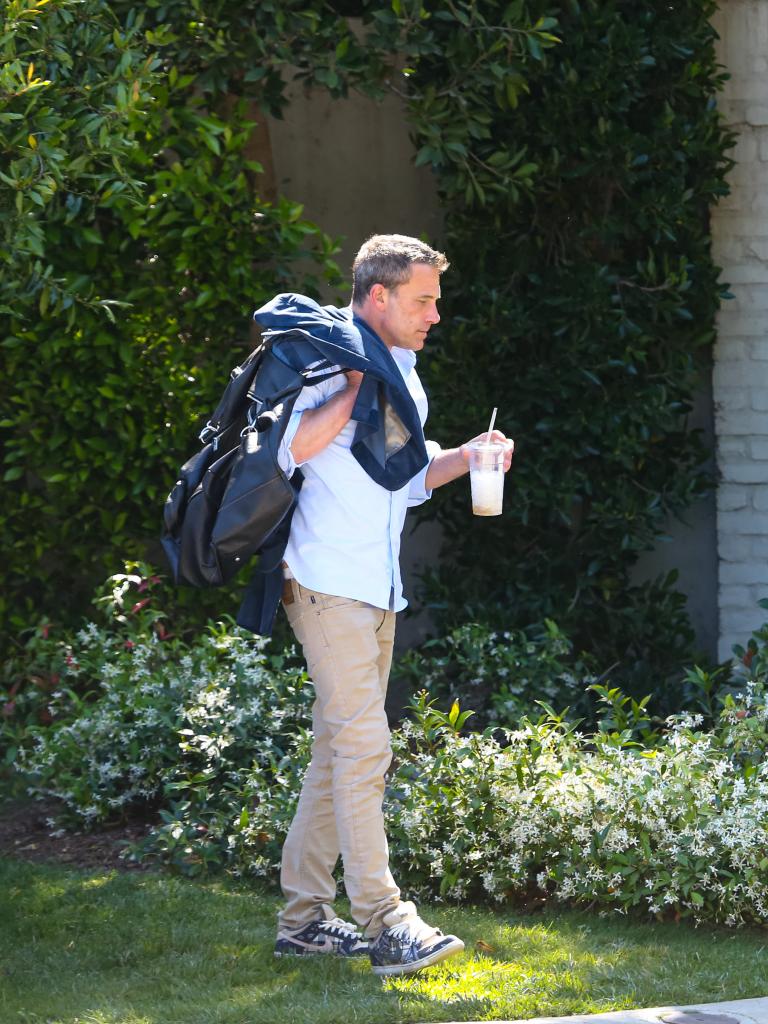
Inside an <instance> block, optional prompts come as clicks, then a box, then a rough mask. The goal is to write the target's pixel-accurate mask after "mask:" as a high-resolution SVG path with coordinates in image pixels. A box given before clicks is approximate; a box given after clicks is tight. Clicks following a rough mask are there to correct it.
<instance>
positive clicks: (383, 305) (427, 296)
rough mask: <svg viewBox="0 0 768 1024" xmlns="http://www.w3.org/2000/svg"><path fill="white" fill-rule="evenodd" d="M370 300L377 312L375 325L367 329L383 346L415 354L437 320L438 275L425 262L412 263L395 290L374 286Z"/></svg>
mask: <svg viewBox="0 0 768 1024" xmlns="http://www.w3.org/2000/svg"><path fill="white" fill-rule="evenodd" d="M370 298H371V299H372V300H373V301H374V303H375V306H376V312H377V317H376V320H377V323H376V325H373V324H372V325H371V326H375V329H376V330H377V332H378V334H379V336H380V337H381V339H382V341H383V342H384V343H385V345H387V347H388V348H394V347H397V348H406V349H411V350H412V351H414V352H418V351H419V350H420V349H422V348H424V341H425V339H426V337H427V333H428V331H429V329H430V327H432V326H433V324H436V323H439V321H440V314H439V313H438V312H437V302H438V299H439V298H440V273H439V271H438V270H437V269H436V268H435V267H430V266H429V265H428V264H427V263H414V264H413V267H412V269H411V276H410V278H409V279H408V280H407V281H406V282H405V284H401V285H398V286H397V288H384V287H383V286H382V285H374V287H373V288H372V289H371V295H370Z"/></svg>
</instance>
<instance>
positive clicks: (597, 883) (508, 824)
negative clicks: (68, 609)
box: [3, 572, 768, 925]
mask: <svg viewBox="0 0 768 1024" xmlns="http://www.w3.org/2000/svg"><path fill="white" fill-rule="evenodd" d="M159 587H160V582H159V581H158V580H157V579H156V578H155V577H152V576H151V575H147V573H146V572H144V573H142V572H129V573H126V574H124V575H121V576H118V577H114V578H113V579H112V581H110V585H109V587H108V588H107V589H106V591H105V592H104V594H103V595H102V597H101V598H100V602H101V604H102V607H103V608H104V609H105V611H106V619H105V622H104V623H102V624H99V623H96V622H94V623H89V624H88V625H86V626H85V627H84V628H83V629H82V630H80V631H79V632H78V633H77V634H76V635H75V636H74V637H73V638H72V639H71V640H70V641H69V642H65V641H63V640H58V641H56V640H54V639H52V638H51V637H50V636H44V635H43V632H42V631H37V632H36V633H35V634H34V636H33V637H31V639H30V643H31V645H32V653H30V655H29V657H30V662H29V663H30V664H32V663H34V664H35V666H36V669H35V672H36V675H37V676H39V678H40V679H43V680H44V683H45V686H44V687H42V688H41V687H40V686H38V685H36V684H34V683H33V684H32V685H31V687H30V688H29V707H28V709H27V710H28V712H29V713H28V714H27V715H26V718H24V721H23V723H22V724H21V725H17V726H14V728H15V729H16V742H17V744H18V752H17V755H16V759H15V766H16V768H17V770H18V771H19V772H20V773H22V774H23V775H24V776H25V777H26V779H27V781H28V784H29V787H30V790H31V792H33V793H39V794H47V795H50V796H54V797H56V798H58V799H59V800H60V801H61V805H62V808H63V812H64V814H65V816H66V817H68V819H69V820H70V821H75V822H77V823H79V824H81V825H82V824H91V823H95V822H99V821H103V820H105V819H107V818H111V817H114V816H116V815H118V814H120V813H122V812H123V811H125V809H126V808H127V807H128V806H129V805H131V804H135V803H136V802H142V803H144V804H146V803H149V804H150V805H153V806H154V807H156V808H157V809H158V810H159V818H160V820H159V822H158V823H157V824H156V825H155V826H154V827H153V829H152V830H151V832H150V834H149V835H148V837H147V839H146V840H145V841H144V842H143V843H142V844H141V845H140V846H139V847H137V848H135V849H134V851H133V853H132V855H133V856H134V857H136V858H139V859H147V858H156V859H159V860H161V861H163V862H165V863H167V864H170V865H172V866H174V867H175V868H176V869H178V870H181V871H183V872H186V873H188V874H198V873H201V872H204V871H206V870H208V869H210V868H213V867H224V868H226V869H227V870H229V871H231V872H233V873H235V874H239V875H260V876H267V877H270V878H275V877H276V875H277V871H278V867H279V860H280V849H281V845H282V841H283V838H284V836H285V833H286V831H287V828H288V824H289V822H290V820H291V817H292V814H293V810H294V807H295V801H296V798H297V795H298V791H299V787H300V783H301V778H302V775H303V771H304V768H305V766H306V764H307V762H308V759H309V748H310V743H311V733H310V732H309V731H308V729H307V727H306V726H307V724H308V721H309V717H310V704H311V700H312V693H311V687H310V686H309V685H308V683H307V679H306V676H305V674H304V673H303V672H302V671H301V670H300V669H299V668H297V667H295V665H294V664H293V662H292V659H291V656H290V654H288V655H269V654H268V653H267V649H266V648H265V646H264V645H263V643H262V642H261V641H257V640H254V639H252V638H246V637H244V636H241V635H240V633H239V631H238V630H237V629H236V628H232V627H230V626H229V625H226V624H218V625H215V626H210V625H209V627H208V629H207V630H206V632H205V633H204V634H203V635H201V636H200V637H198V638H197V639H196V640H194V641H186V640H182V639H181V638H178V637H174V636H173V635H172V634H171V633H169V632H168V628H167V622H166V620H165V616H164V614H163V612H162V610H161V609H160V608H159V606H158V593H159ZM467 636H468V635H465V636H464V637H463V638H462V639H461V643H462V644H463V645H464V646H463V648H462V649H463V650H464V651H465V652H468V651H469V647H470V642H469V639H468V638H467ZM494 643H496V646H497V648H498V649H499V650H500V647H501V644H500V643H498V642H497V641H494ZM481 646H482V645H481ZM484 649H485V648H484ZM46 652H47V655H48V657H49V659H50V664H48V665H46V663H45V658H44V654H45V653H46ZM736 653H737V655H738V657H739V659H740V661H739V663H738V665H737V669H736V670H735V671H734V672H733V673H732V674H731V678H730V679H729V680H727V682H728V686H727V687H724V686H722V685H720V684H721V683H722V682H723V681H724V680H723V676H722V674H716V673H710V674H709V675H708V674H707V673H704V672H702V671H701V670H699V669H694V670H691V672H690V673H689V677H690V678H689V680H688V683H689V685H690V686H691V687H698V688H699V690H700V692H701V694H702V697H701V700H700V703H701V706H702V708H703V709H704V713H706V714H708V715H709V716H710V718H709V721H711V720H712V719H714V724H712V725H711V726H710V727H707V728H705V727H704V726H705V718H704V714H703V713H699V711H698V709H697V710H696V712H695V713H694V712H685V713H681V714H678V715H674V716H672V717H671V718H669V719H667V721H666V723H665V726H664V728H663V729H659V728H651V721H652V720H651V716H650V714H649V712H648V711H647V707H646V705H647V701H645V700H643V701H639V702H638V701H635V700H633V699H630V698H628V697H625V696H624V695H623V694H622V693H621V692H620V691H619V690H617V689H615V688H614V689H608V688H606V687H604V686H602V685H600V684H598V683H594V682H592V683H590V688H591V689H592V690H593V691H594V692H595V693H596V694H597V696H598V698H599V701H598V707H599V720H598V727H597V728H596V729H595V730H593V731H590V732H589V733H585V732H581V731H579V726H578V723H577V722H575V721H574V720H572V719H566V718H565V717H564V716H563V715H560V714H557V713H556V712H555V711H554V710H553V708H552V707H551V706H549V705H547V704H546V703H543V702H542V705H541V713H540V714H539V715H538V717H534V716H532V715H530V714H529V715H526V716H523V717H522V718H521V719H520V720H519V721H518V722H517V723H516V725H515V727H514V728H508V729H501V728H499V727H498V726H496V727H489V728H488V729H486V730H485V731H484V732H466V731H465V730H464V727H465V724H466V721H467V719H468V718H469V716H470V715H471V714H472V712H471V711H461V710H460V708H459V704H458V702H454V704H453V706H452V707H451V709H450V711H449V712H447V713H446V712H443V711H441V710H439V709H438V708H437V707H436V706H435V705H436V702H435V701H433V700H431V699H430V696H429V694H427V693H426V692H422V693H421V694H419V695H418V696H417V697H416V698H414V700H413V702H412V706H411V709H410V711H411V713H410V716H409V717H408V719H406V721H405V722H404V723H403V724H402V726H401V727H400V728H399V729H397V730H396V731H395V733H394V734H393V739H392V745H393V750H394V755H395V757H394V761H393V766H392V769H391V772H390V777H389V783H388V789H387V798H386V801H385V813H386V816H387V822H388V824H387V827H388V834H389V838H390V851H391V856H392V861H393V864H394V866H395V870H396V872H397V875H398V878H399V880H400V882H401V884H402V885H403V887H404V888H405V889H406V890H407V891H408V892H409V894H413V895H429V896H431V897H432V898H438V899H439V898H444V899H454V900H461V899H468V898H472V899H491V900H494V901H498V902H503V901H510V902H517V903H523V904H525V905H531V904H534V905H535V904H536V903H539V902H542V901H545V900H566V901H573V902H579V903H590V904H594V905H596V906H600V907H602V908H605V909H606V910H608V909H612V910H615V911H619V912H622V913H626V912H630V911H632V912H635V913H642V914H644V915H651V916H658V917H660V916H667V915H671V916H673V917H679V916H692V917H693V918H695V919H696V920H710V921H719V922H723V923H725V924H728V925H737V924H741V923H744V922H757V923H768V854H767V853H766V851H767V850H768V827H767V823H768V759H766V753H768V725H767V723H768V699H767V697H766V693H767V692H768V627H766V628H764V629H763V630H761V631H759V632H758V633H756V634H755V636H754V637H753V638H752V639H751V640H750V642H749V644H748V645H747V647H746V648H745V649H741V648H739V649H737V651H736ZM463 656H464V655H462V657H463ZM496 657H498V659H499V661H501V657H502V656H501V653H498V654H497V655H496ZM510 657H511V655H510ZM465 664H469V660H468V654H467V658H466V660H465ZM54 670H55V671H54ZM53 676H58V677H59V678H58V679H57V680H56V682H55V684H54V683H52V681H51V680H52V678H53ZM17 681H18V680H17ZM13 685H14V686H15V685H16V683H14V684H13ZM52 685H55V687H56V688H55V689H54V690H52V691H51V692H49V690H50V687H51V686H52ZM716 687H719V689H716ZM21 692H22V691H18V692H17V694H16V697H15V698H13V699H14V700H16V699H18V698H19V696H20V694H21ZM7 696H8V694H7V693H6V697H7ZM35 701H37V704H35V703H34V702H35ZM6 703H8V701H7V700H6ZM41 711H45V712H46V715H47V716H48V718H49V719H50V720H47V719H46V720H45V721H44V720H41V718H40V712H41ZM14 716H15V712H14V713H13V715H12V716H11V717H10V718H8V717H7V718H6V720H5V721H6V724H5V725H4V726H3V732H4V734H5V735H6V737H7V736H8V735H9V734H10V732H11V731H12V730H11V726H10V725H9V722H10V721H12V719H13V717H14Z"/></svg>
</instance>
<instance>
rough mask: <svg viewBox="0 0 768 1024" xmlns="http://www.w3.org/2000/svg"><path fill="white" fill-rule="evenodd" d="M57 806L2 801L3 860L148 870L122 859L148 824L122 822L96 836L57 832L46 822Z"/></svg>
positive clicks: (0, 850) (0, 847) (0, 852)
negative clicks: (128, 847) (124, 850)
mask: <svg viewBox="0 0 768 1024" xmlns="http://www.w3.org/2000/svg"><path fill="white" fill-rule="evenodd" d="M55 813H56V808H55V805H54V804H51V803H45V802H42V801H37V800H27V799H10V800H6V801H4V802H3V801H1V800H0V856H8V857H16V858H17V859H19V860H27V861H34V862H35V863H38V864H40V863H46V862H48V863H51V862H53V863H56V864H68V865H70V866H72V867H79V868H110V869H116V870H118V871H141V870H146V866H145V865H143V864H136V863H134V862H133V861H129V860H125V859H124V858H122V857H121V856H120V854H121V852H122V851H123V849H124V848H125V843H133V842H136V841H137V840H138V839H141V838H143V837H144V836H145V835H146V834H147V831H148V829H149V823H148V821H146V820H142V821H129V822H121V823H119V824H116V825H110V826H107V827H105V828H101V829H99V830H97V831H93V832H64V833H63V834H62V835H58V834H56V835H52V834H51V833H52V832H57V829H56V826H55V825H54V826H52V825H50V824H48V822H47V820H46V819H49V818H54V817H55Z"/></svg>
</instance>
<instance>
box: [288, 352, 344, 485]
mask: <svg viewBox="0 0 768 1024" xmlns="http://www.w3.org/2000/svg"><path fill="white" fill-rule="evenodd" d="M332 369H337V367H332ZM343 387H344V381H343V380H342V379H341V378H340V377H331V378H330V379H329V380H325V381H323V382H322V384H313V385H311V386H310V385H305V386H304V387H303V388H302V389H301V391H300V393H299V397H298V398H297V399H296V403H295V404H294V406H293V412H292V413H291V415H290V418H289V420H288V426H287V427H286V428H285V433H284V434H283V439H282V441H281V442H280V447H279V448H278V449H277V464H278V466H279V467H280V469H282V471H283V472H284V473H285V474H286V476H288V477H289V478H290V477H292V476H293V474H294V470H295V469H296V467H297V466H300V465H301V463H300V462H296V460H295V459H294V457H293V452H292V451H291V445H292V444H293V439H294V437H295V436H296V431H297V430H298V429H299V423H301V414H302V413H303V412H304V411H305V410H306V409H317V407H318V406H320V405H324V404H325V402H327V401H328V399H329V398H330V397H331V395H332V394H333V393H334V392H335V391H339V390H340V389H341V388H343Z"/></svg>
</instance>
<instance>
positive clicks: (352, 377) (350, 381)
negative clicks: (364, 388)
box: [344, 370, 363, 393]
mask: <svg viewBox="0 0 768 1024" xmlns="http://www.w3.org/2000/svg"><path fill="white" fill-rule="evenodd" d="M344 376H345V377H346V378H347V389H348V390H350V391H352V390H354V391H355V393H357V392H358V391H359V390H360V385H361V384H362V383H363V374H362V373H360V371H359V370H345V371H344Z"/></svg>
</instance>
